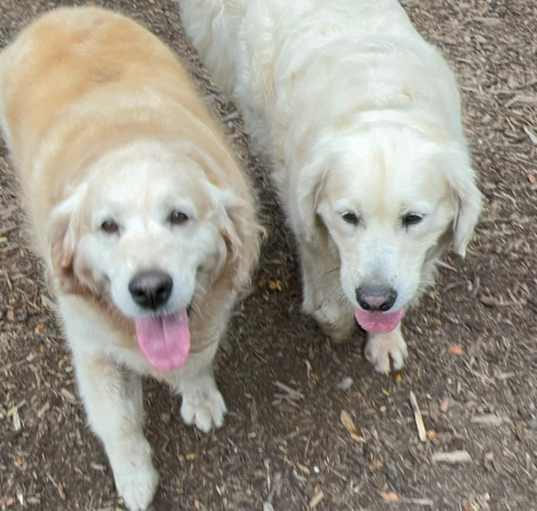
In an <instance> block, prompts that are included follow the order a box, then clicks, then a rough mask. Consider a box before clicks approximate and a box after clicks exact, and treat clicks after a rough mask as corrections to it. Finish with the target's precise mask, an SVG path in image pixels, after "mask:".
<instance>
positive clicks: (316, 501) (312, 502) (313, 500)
mask: <svg viewBox="0 0 537 511" xmlns="http://www.w3.org/2000/svg"><path fill="white" fill-rule="evenodd" d="M323 499H324V493H323V490H317V491H316V492H315V495H314V496H313V497H312V498H311V500H310V509H315V508H316V507H317V506H318V505H319V504H320V503H321V500H323Z"/></svg>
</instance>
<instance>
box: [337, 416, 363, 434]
mask: <svg viewBox="0 0 537 511" xmlns="http://www.w3.org/2000/svg"><path fill="white" fill-rule="evenodd" d="M339 419H340V420H341V423H342V424H343V426H345V429H346V430H347V431H348V432H349V433H350V435H351V438H352V439H353V440H354V441H355V442H362V441H363V437H362V434H361V433H360V431H359V429H358V428H357V427H356V425H355V424H354V420H353V419H352V417H351V414H350V413H349V412H347V411H346V410H341V415H340V416H339Z"/></svg>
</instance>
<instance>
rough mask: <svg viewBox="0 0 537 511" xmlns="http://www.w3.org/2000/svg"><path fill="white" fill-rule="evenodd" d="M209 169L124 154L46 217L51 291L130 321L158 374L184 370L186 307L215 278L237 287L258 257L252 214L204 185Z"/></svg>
mask: <svg viewBox="0 0 537 511" xmlns="http://www.w3.org/2000/svg"><path fill="white" fill-rule="evenodd" d="M216 166H217V164H216V163H214V162H213V161H211V160H210V159H209V158H208V157H206V156H204V155H202V154H200V153H198V152H196V150H195V149H194V148H188V147H187V148H183V147H179V148H178V149H177V150H176V151H171V152H167V151H166V150H165V149H163V148H160V147H152V146H147V147H141V148H140V147H137V148H126V149H124V150H121V151H118V152H116V153H113V154H111V155H108V156H107V157H105V158H103V159H101V160H100V161H98V162H97V163H96V164H95V166H94V168H93V169H91V171H90V172H89V175H90V177H89V179H88V180H87V181H86V182H85V183H83V184H81V185H80V186H79V187H78V188H77V189H76V190H75V191H74V193H73V194H72V195H71V196H70V197H69V198H68V199H67V200H65V201H64V202H63V203H61V204H60V205H59V206H58V207H57V208H56V209H55V210H54V211H53V214H52V219H51V224H50V245H51V268H52V271H53V274H54V277H56V281H57V285H58V286H59V287H60V289H61V290H62V291H63V292H67V293H69V292H71V293H91V294H93V295H95V296H97V297H99V298H100V299H101V300H103V299H104V300H106V301H108V302H109V304H110V305H112V306H113V308H114V309H116V310H117V311H119V312H120V313H121V315H123V316H125V317H127V318H131V319H132V320H134V322H135V325H136V331H137V338H138V342H139V345H140V348H141V350H142V351H143V352H144V354H145V355H146V357H147V359H148V360H149V362H151V363H152V364H153V365H154V366H155V367H156V368H157V369H161V370H166V369H171V368H175V367H180V366H182V365H183V364H184V363H185V361H186V358H187V355H188V352H189V347H190V334H189V330H188V315H187V314H188V311H189V308H190V306H191V305H192V304H193V302H196V301H197V300H198V299H199V298H200V296H202V295H203V294H204V293H205V292H210V288H211V286H213V284H215V283H216V282H217V281H220V279H228V280H229V284H228V285H229V287H230V288H232V287H233V288H235V290H238V289H239V288H242V287H243V286H245V285H246V284H247V282H248V279H249V275H250V272H251V270H252V267H253V266H254V264H255V261H256V259H257V254H258V239H259V236H258V235H259V227H258V225H257V223H256V220H255V213H254V208H253V206H252V204H250V203H249V202H247V201H245V200H243V199H242V198H240V197H239V196H238V194H236V193H235V191H234V190H231V189H223V188H222V187H221V185H219V184H217V183H214V182H211V180H210V179H209V176H213V177H214V175H215V174H214V172H213V170H214V168H215V167H216ZM230 291H231V289H230Z"/></svg>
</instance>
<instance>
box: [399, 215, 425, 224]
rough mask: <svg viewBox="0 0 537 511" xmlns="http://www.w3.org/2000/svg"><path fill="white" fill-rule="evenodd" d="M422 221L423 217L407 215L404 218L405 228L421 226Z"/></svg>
mask: <svg viewBox="0 0 537 511" xmlns="http://www.w3.org/2000/svg"><path fill="white" fill-rule="evenodd" d="M422 220H423V216H422V215H418V214H417V213H407V214H406V215H403V218H402V222H403V227H410V226H411V225H416V224H419V223H420V222H421V221H422Z"/></svg>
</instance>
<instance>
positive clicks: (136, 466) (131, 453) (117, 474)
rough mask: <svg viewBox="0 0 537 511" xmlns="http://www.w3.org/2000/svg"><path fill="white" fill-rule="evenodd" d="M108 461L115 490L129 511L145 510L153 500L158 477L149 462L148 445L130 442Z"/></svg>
mask: <svg viewBox="0 0 537 511" xmlns="http://www.w3.org/2000/svg"><path fill="white" fill-rule="evenodd" d="M144 441H145V439H144ZM145 443H146V444H147V442H145ZM110 461H111V462H112V470H113V472H114V480H115V482H116V488H117V492H118V493H119V495H120V496H121V497H122V498H123V501H124V502H125V505H126V506H127V508H128V509H129V511H145V510H146V509H147V508H148V507H149V505H150V504H151V501H152V500H153V497H154V495H155V492H156V490H157V486H158V479H159V477H158V473H157V471H156V470H155V468H154V467H153V464H152V463H151V455H150V449H149V445H143V446H140V445H135V444H134V443H131V444H130V447H128V446H126V447H125V448H124V449H122V452H121V453H120V454H118V453H116V455H115V456H114V458H113V459H111V460H110Z"/></svg>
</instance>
